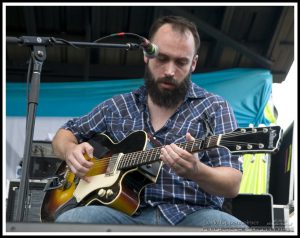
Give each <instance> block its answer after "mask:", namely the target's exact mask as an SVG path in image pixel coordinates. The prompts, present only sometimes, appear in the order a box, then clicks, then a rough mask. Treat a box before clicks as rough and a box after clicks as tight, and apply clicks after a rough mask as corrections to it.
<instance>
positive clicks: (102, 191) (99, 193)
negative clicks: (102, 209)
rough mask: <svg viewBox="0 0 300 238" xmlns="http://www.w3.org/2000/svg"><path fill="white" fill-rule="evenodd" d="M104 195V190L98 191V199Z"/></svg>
mask: <svg viewBox="0 0 300 238" xmlns="http://www.w3.org/2000/svg"><path fill="white" fill-rule="evenodd" d="M105 194H106V191H105V189H103V188H101V189H100V190H99V192H98V195H99V196H100V197H104V196H105Z"/></svg>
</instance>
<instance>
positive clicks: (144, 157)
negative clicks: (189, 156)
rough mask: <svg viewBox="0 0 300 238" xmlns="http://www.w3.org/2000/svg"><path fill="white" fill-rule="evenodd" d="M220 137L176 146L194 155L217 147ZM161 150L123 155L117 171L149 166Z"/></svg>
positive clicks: (158, 157) (157, 148)
mask: <svg viewBox="0 0 300 238" xmlns="http://www.w3.org/2000/svg"><path fill="white" fill-rule="evenodd" d="M220 138H221V135H219V136H210V137H207V138H206V139H205V140H200V139H196V140H194V141H190V142H184V143H179V144H176V145H177V146H178V147H180V148H182V149H184V150H186V151H188V152H190V153H195V152H198V151H201V150H205V149H208V148H213V147H216V146H218V145H219V142H220ZM162 148H163V146H161V147H156V148H153V149H150V150H146V151H138V152H133V153H128V154H124V155H123V156H122V157H121V159H120V162H119V164H118V169H120V170H121V169H130V168H134V167H137V166H141V165H145V164H150V163H153V162H155V161H159V160H160V150H161V149H162Z"/></svg>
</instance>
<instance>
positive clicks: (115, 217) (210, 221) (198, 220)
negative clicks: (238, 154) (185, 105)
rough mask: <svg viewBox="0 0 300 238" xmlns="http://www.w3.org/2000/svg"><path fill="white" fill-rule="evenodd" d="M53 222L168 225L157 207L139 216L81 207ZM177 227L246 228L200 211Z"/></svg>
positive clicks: (218, 213) (224, 215) (225, 217)
mask: <svg viewBox="0 0 300 238" xmlns="http://www.w3.org/2000/svg"><path fill="white" fill-rule="evenodd" d="M55 222H60V223H87V224H110V225H112V224H128V225H134V224H135V225H162V226H167V225H170V223H169V222H168V221H167V220H166V219H165V218H164V216H163V215H162V213H161V212H160V210H159V208H158V207H147V208H142V209H141V213H140V214H139V215H134V216H128V215H126V214H124V213H122V212H119V211H117V210H115V209H112V208H110V207H106V206H100V205H99V206H93V205H91V206H83V207H77V208H74V209H71V210H68V211H66V212H65V213H63V214H61V215H60V216H59V217H58V218H57V219H56V221H55ZM177 226H195V227H202V228H234V229H236V228H237V229H244V228H248V226H247V225H246V224H244V223H243V222H241V221H240V220H238V219H237V218H235V217H234V216H232V215H230V214H228V213H225V212H222V211H218V210H214V209H202V210H199V211H196V212H194V213H192V214H190V215H188V216H186V218H185V219H183V220H182V221H181V222H180V223H178V224H177Z"/></svg>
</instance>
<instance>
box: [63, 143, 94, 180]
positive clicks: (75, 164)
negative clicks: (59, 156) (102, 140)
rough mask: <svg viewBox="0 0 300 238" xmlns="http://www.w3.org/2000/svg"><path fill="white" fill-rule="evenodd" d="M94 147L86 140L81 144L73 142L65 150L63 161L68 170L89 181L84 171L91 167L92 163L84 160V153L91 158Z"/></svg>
mask: <svg viewBox="0 0 300 238" xmlns="http://www.w3.org/2000/svg"><path fill="white" fill-rule="evenodd" d="M93 151H94V148H93V147H92V146H91V145H90V144H89V143H87V142H83V143H81V144H73V145H71V146H69V148H68V149H67V150H66V154H65V161H66V163H67V165H68V166H69V168H70V170H71V171H72V172H73V173H74V174H75V175H76V176H78V177H79V178H81V179H83V180H84V181H86V182H89V181H90V179H89V177H87V176H86V173H87V172H88V171H89V170H90V169H91V167H92V166H93V163H92V162H90V161H88V160H86V159H85V157H84V154H87V156H88V157H89V158H90V159H92V158H93Z"/></svg>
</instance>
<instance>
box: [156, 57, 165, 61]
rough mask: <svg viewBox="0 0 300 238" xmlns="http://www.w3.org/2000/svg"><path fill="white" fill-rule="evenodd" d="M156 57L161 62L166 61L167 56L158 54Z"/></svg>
mask: <svg viewBox="0 0 300 238" xmlns="http://www.w3.org/2000/svg"><path fill="white" fill-rule="evenodd" d="M157 59H158V60H159V61H161V62H164V61H167V57H164V56H158V57H157Z"/></svg>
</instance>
